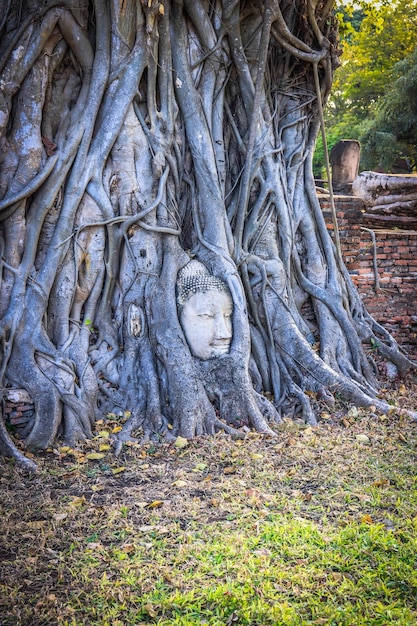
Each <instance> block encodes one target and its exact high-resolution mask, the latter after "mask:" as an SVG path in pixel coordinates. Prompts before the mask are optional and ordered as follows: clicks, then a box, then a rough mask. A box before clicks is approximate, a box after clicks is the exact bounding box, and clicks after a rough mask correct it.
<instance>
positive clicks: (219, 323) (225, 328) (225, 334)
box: [216, 315, 232, 339]
mask: <svg viewBox="0 0 417 626" xmlns="http://www.w3.org/2000/svg"><path fill="white" fill-rule="evenodd" d="M216 338H217V339H231V338H232V324H231V321H230V318H228V317H224V315H218V316H217V318H216Z"/></svg>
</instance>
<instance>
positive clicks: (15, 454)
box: [0, 415, 38, 474]
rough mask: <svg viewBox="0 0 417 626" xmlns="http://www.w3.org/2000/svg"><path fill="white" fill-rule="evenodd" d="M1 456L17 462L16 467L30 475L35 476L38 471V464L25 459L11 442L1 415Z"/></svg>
mask: <svg viewBox="0 0 417 626" xmlns="http://www.w3.org/2000/svg"><path fill="white" fill-rule="evenodd" d="M0 454H2V455H3V456H6V457H11V458H12V459H14V461H15V462H16V465H18V466H19V467H21V468H22V469H24V470H25V471H27V472H29V473H30V474H34V473H35V472H37V470H38V466H37V465H36V463H34V462H33V461H32V460H31V459H28V458H27V457H25V455H24V454H23V453H22V452H21V451H20V450H18V448H17V447H16V446H15V444H14V443H13V441H12V440H11V438H10V436H9V433H8V432H7V429H6V426H5V424H4V421H3V416H2V415H0Z"/></svg>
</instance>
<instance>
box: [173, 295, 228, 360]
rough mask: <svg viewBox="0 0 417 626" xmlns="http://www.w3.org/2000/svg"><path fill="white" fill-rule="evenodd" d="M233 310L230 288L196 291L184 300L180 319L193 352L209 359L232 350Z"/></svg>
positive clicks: (199, 356) (197, 355)
mask: <svg viewBox="0 0 417 626" xmlns="http://www.w3.org/2000/svg"><path fill="white" fill-rule="evenodd" d="M232 314H233V301H232V298H231V295H230V293H228V292H227V291H217V290H211V289H210V290H208V291H197V292H196V293H194V294H192V295H191V296H190V297H189V298H188V299H187V300H186V301H185V302H184V304H183V306H182V307H181V311H180V322H181V326H182V329H183V331H184V334H185V338H186V339H187V342H188V345H189V347H190V350H191V353H192V354H193V356H195V357H197V358H199V359H201V360H202V361H207V360H208V359H213V358H214V357H217V356H221V355H222V354H227V353H228V352H229V348H230V343H231V341H232Z"/></svg>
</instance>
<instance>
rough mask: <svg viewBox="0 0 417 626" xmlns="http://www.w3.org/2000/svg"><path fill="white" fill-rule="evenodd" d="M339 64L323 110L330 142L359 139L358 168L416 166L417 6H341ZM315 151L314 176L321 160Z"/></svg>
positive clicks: (399, 2)
mask: <svg viewBox="0 0 417 626" xmlns="http://www.w3.org/2000/svg"><path fill="white" fill-rule="evenodd" d="M337 15H338V18H339V22H340V36H341V47H342V50H343V52H342V55H341V66H340V68H339V69H338V70H337V72H336V74H335V79H334V84H333V92H332V95H331V98H330V101H329V106H328V108H327V128H328V133H329V139H328V143H329V146H330V147H332V145H334V143H336V142H337V141H339V140H340V139H359V140H360V141H361V144H362V161H361V168H362V169H383V170H385V171H391V170H392V169H393V167H395V164H396V162H398V159H400V158H402V159H404V158H406V159H408V162H409V163H410V164H411V165H412V166H413V167H414V165H415V156H414V153H415V148H414V144H415V143H416V140H415V130H414V129H415V127H416V125H415V122H416V112H415V110H416V105H415V102H416V98H415V93H416V88H417V83H416V77H415V74H416V70H415V64H416V59H417V56H416V51H415V50H416V46H417V2H415V0H413V1H412V2H409V1H407V0H394V2H376V1H375V0H371V1H364V2H362V3H360V4H356V5H355V6H353V5H347V6H346V5H341V6H340V7H339V9H338V11H337ZM320 149H321V148H320V146H318V150H317V153H316V158H315V162H316V175H317V174H318V173H319V171H320V167H321V164H322V160H321V157H320Z"/></svg>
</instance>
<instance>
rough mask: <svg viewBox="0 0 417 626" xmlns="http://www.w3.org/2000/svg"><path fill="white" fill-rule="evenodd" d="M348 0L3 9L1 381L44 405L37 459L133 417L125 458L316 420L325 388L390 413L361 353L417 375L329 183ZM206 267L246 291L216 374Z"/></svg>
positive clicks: (38, 412) (37, 4)
mask: <svg viewBox="0 0 417 626" xmlns="http://www.w3.org/2000/svg"><path fill="white" fill-rule="evenodd" d="M332 5H333V2H332V0H329V1H327V2H313V1H311V0H297V2H294V1H293V0H265V2H259V1H258V0H213V1H210V2H209V1H208V0H173V1H172V2H168V1H167V0H161V1H158V0H149V1H144V0H142V1H140V2H139V1H138V0H127V1H126V2H119V1H118V0H112V1H111V2H108V3H107V2H100V1H98V0H95V1H89V0H78V1H77V2H75V1H74V0H63V1H61V2H55V1H53V0H48V1H47V2H43V1H41V0H22V1H21V2H20V3H10V2H9V3H5V6H3V8H2V9H1V11H2V12H3V13H2V15H0V26H1V66H0V72H1V74H0V100H1V112H0V137H1V140H0V141H1V152H0V167H1V177H0V198H1V200H0V249H1V254H0V259H1V269H0V280H1V285H0V303H1V304H0V307H1V308H0V338H1V343H0V348H1V356H2V360H1V370H0V376H1V383H0V384H1V385H2V387H3V389H10V388H13V387H18V388H23V389H25V390H26V391H27V392H28V393H29V395H30V396H31V398H32V399H33V402H34V405H35V416H34V419H33V420H32V421H31V422H30V423H29V424H28V425H27V427H26V430H25V432H23V438H24V441H25V443H26V445H27V446H30V447H32V448H45V447H47V446H49V445H50V444H51V443H52V442H53V441H54V439H55V438H56V437H58V436H60V437H62V438H63V440H65V441H66V442H67V443H68V444H69V445H76V442H77V441H79V440H80V439H83V438H88V437H90V436H91V431H92V425H93V423H94V421H95V419H96V417H97V415H99V416H102V415H103V413H105V412H107V411H117V412H118V411H122V412H126V411H128V412H130V413H131V417H130V419H129V420H128V422H127V423H126V425H125V427H124V429H123V431H122V433H121V434H120V437H119V440H118V442H117V445H116V448H117V447H118V448H120V446H121V445H122V442H123V441H125V440H127V439H129V438H130V437H131V436H132V435H134V434H136V433H139V434H140V436H142V437H157V438H163V437H168V436H171V437H172V436H177V435H181V436H183V437H187V438H191V437H194V436H196V435H199V434H202V433H214V432H215V431H216V430H218V429H221V428H222V429H224V430H226V431H227V432H230V433H231V434H232V435H234V436H241V433H242V427H243V428H245V427H246V428H248V427H249V428H255V429H257V430H258V431H260V432H265V433H268V434H273V430H272V429H271V424H272V423H273V422H274V421H279V420H280V416H281V415H282V414H283V413H285V414H293V413H294V412H300V413H301V414H302V415H303V417H304V418H305V419H306V420H307V421H308V422H309V423H312V424H314V423H316V416H315V413H314V410H313V408H312V405H311V402H310V398H311V397H312V395H313V396H314V394H316V395H317V396H319V397H321V398H325V399H327V401H328V402H330V403H331V402H332V401H333V396H334V394H335V393H337V394H340V395H342V396H343V397H345V398H346V399H347V400H350V401H352V402H354V403H357V404H359V405H362V406H371V405H374V406H376V407H377V408H378V409H379V410H381V411H383V412H385V411H386V410H387V408H389V407H388V406H387V405H386V404H385V403H384V402H383V401H381V400H379V399H378V398H377V393H378V381H377V374H376V368H375V367H374V364H373V363H372V362H370V361H369V359H368V358H367V356H366V354H365V352H364V350H363V347H362V342H364V341H365V342H369V341H370V340H371V339H374V340H375V341H374V343H376V344H377V345H379V346H380V347H381V349H382V352H383V353H384V354H385V355H386V356H387V357H388V358H390V359H391V360H392V361H394V362H396V363H397V364H398V365H399V367H400V368H401V370H402V371H404V370H405V369H407V368H408V367H410V366H411V364H410V363H409V361H408V360H407V359H406V358H405V357H404V356H403V355H402V354H401V353H400V351H399V349H398V346H397V345H396V344H395V342H394V341H393V339H392V338H391V337H390V336H389V335H388V334H387V333H386V332H384V331H383V329H381V328H380V327H379V326H378V325H377V324H376V323H375V322H374V320H372V319H371V318H370V316H369V315H368V314H367V312H366V311H365V310H364V308H363V305H362V303H361V301H360V299H359V297H358V295H357V293H356V291H355V290H354V288H353V286H352V283H351V281H350V279H349V276H348V274H347V272H346V270H345V268H344V267H343V266H341V264H340V262H339V260H338V259H337V255H336V254H335V250H334V246H333V244H332V241H331V239H330V237H329V234H328V232H327V229H326V226H325V224H324V221H323V217H322V214H321V211H320V207H319V204H318V201H317V198H316V194H315V187H314V180H313V176H312V167H311V160H312V153H313V149H314V145H315V139H316V135H317V132H318V128H319V115H318V111H319V107H318V99H319V98H320V99H321V101H322V102H325V101H326V99H327V96H328V93H329V90H330V86H331V78H332V74H333V70H334V68H335V66H336V64H337V57H338V51H337V27H336V24H335V22H334V19H333V16H332V12H331V11H332ZM315 74H316V76H318V78H319V85H320V92H319V93H318V92H317V89H316V81H315V79H314V76H315ZM192 257H193V258H197V259H198V260H200V261H201V262H202V263H204V264H205V265H206V267H207V268H208V269H209V271H210V272H211V273H212V274H214V275H215V276H217V277H219V278H221V279H222V280H223V281H224V282H226V283H227V285H228V286H229V289H230V292H231V294H232V297H233V305H234V308H233V341H232V345H231V349H230V352H229V354H226V355H224V356H221V357H218V358H214V359H209V360H207V361H200V360H199V359H198V358H195V357H193V355H192V354H191V352H190V349H189V347H188V345H187V342H186V340H185V337H184V333H183V330H182V328H181V325H180V323H179V319H178V314H177V307H176V295H175V284H176V279H177V273H178V270H179V269H180V268H181V267H183V266H184V265H185V264H186V263H187V262H188V261H189V259H190V258H192ZM306 392H307V393H306ZM0 437H1V439H2V441H3V448H4V449H5V451H6V452H7V453H10V450H12V449H13V443H12V442H11V440H10V439H9V438H8V435H7V433H6V432H5V431H3V430H2V431H1V433H0ZM16 460H17V462H21V463H24V461H22V459H21V456H18V453H17V451H16ZM28 469H31V466H30V464H29V465H28Z"/></svg>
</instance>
